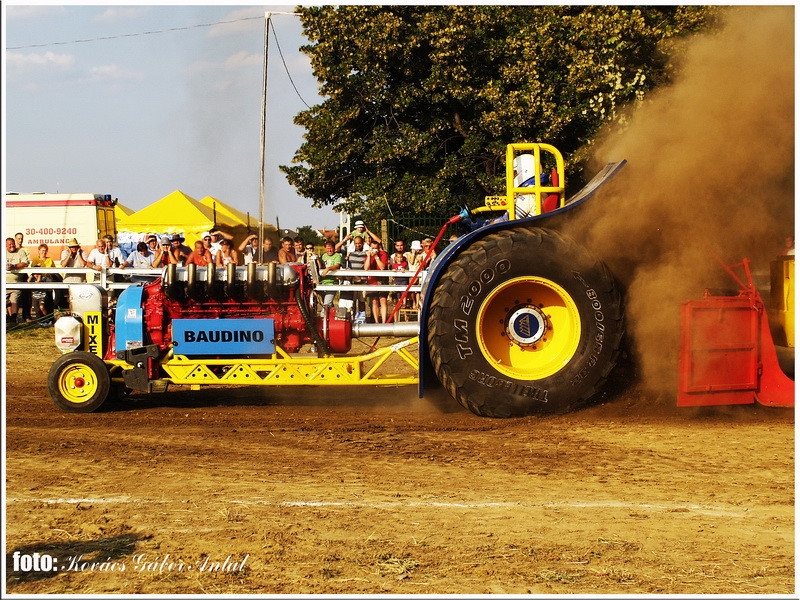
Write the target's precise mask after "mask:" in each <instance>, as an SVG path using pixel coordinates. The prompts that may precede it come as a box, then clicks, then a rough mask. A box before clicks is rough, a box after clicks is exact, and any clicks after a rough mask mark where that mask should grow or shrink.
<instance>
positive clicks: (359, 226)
mask: <svg viewBox="0 0 800 600" xmlns="http://www.w3.org/2000/svg"><path fill="white" fill-rule="evenodd" d="M356 237H360V238H362V239H363V240H364V243H365V244H368V243H369V242H371V241H373V240H375V241H377V242H379V243H381V244H383V240H382V239H381V238H380V236H379V235H376V234H375V233H373V232H371V231H370V230H369V229H368V228H367V226H366V224H365V223H364V221H361V220H360V219H359V220H358V221H356V222H355V225H353V231H351V232H350V233H348V234H347V235H346V236H345V238H344V239H343V240H340V241H338V242H336V252H339V249H340V248H341V247H342V246H343V245H344V244H345V243H346V244H347V251H346V252H345V256H346V255H348V254H350V253H351V252H352V251H353V250H355V249H356V245H355V241H354V240H355V238H356Z"/></svg>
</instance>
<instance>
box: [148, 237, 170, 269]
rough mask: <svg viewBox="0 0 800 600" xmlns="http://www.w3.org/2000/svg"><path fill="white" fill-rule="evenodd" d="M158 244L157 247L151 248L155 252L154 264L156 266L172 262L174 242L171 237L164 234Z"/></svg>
mask: <svg viewBox="0 0 800 600" xmlns="http://www.w3.org/2000/svg"><path fill="white" fill-rule="evenodd" d="M157 244H158V246H156V248H155V249H153V248H152V246H151V248H150V250H151V251H152V252H153V256H154V258H153V266H155V267H163V266H166V265H168V264H170V262H171V256H170V252H169V251H170V250H171V249H172V244H171V243H170V241H169V238H168V237H167V236H166V235H165V236H162V237H161V239H160V240H159V241H158V242H157Z"/></svg>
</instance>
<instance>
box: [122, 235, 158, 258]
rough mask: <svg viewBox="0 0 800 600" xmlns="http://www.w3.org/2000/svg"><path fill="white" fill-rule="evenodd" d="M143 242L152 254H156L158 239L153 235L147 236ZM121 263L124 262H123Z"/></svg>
mask: <svg viewBox="0 0 800 600" xmlns="http://www.w3.org/2000/svg"><path fill="white" fill-rule="evenodd" d="M145 241H146V242H147V245H148V247H149V248H150V250H151V251H152V252H158V238H157V237H156V236H155V234H153V233H151V234H148V236H147V239H146V240H145ZM122 262H125V261H124V260H123V261H122Z"/></svg>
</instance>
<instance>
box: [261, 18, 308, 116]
mask: <svg viewBox="0 0 800 600" xmlns="http://www.w3.org/2000/svg"><path fill="white" fill-rule="evenodd" d="M269 27H270V29H272V34H273V35H274V36H275V45H276V46H277V47H278V54H279V55H280V57H281V62H282V63H283V68H284V69H285V70H286V76H287V77H288V78H289V83H291V84H292V87H293V88H294V92H295V94H297V97H298V98H300V102H302V103H303V104H305V105H306V108H311V107H310V106H309V105H308V102H306V101H305V100H304V99H303V97H302V96H301V95H300V91H299V90H298V89H297V86H296V85H295V84H294V80H293V79H292V76H291V74H290V73H289V67H287V66H286V61H285V60H284V59H283V52H281V45H280V43H279V42H278V34H277V33H276V32H275V26H274V25H273V24H272V21H270V22H269Z"/></svg>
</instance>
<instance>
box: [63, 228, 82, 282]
mask: <svg viewBox="0 0 800 600" xmlns="http://www.w3.org/2000/svg"><path fill="white" fill-rule="evenodd" d="M61 266H62V267H74V268H76V269H84V268H86V256H85V255H84V253H83V250H82V249H81V245H80V244H79V243H78V240H77V239H76V238H72V239H71V240H69V241H68V242H67V248H66V249H65V250H64V251H62V252H61ZM84 281H86V276H85V275H67V276H66V277H64V283H80V282H84Z"/></svg>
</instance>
